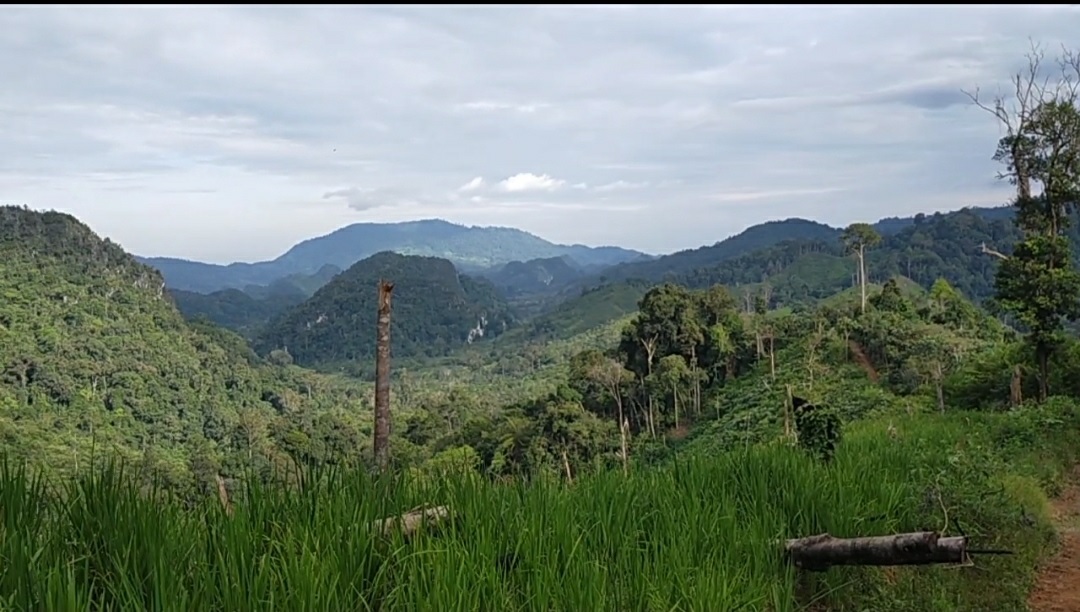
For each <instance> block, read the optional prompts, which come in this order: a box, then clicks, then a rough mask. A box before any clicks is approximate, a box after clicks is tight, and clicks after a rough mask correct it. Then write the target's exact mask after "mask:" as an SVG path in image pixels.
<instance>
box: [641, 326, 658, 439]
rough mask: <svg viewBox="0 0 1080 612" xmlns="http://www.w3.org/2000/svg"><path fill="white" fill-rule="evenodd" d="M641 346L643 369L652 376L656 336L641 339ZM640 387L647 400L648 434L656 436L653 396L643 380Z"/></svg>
mask: <svg viewBox="0 0 1080 612" xmlns="http://www.w3.org/2000/svg"><path fill="white" fill-rule="evenodd" d="M641 346H642V347H643V348H644V349H645V370H646V372H647V376H652V364H653V358H654V357H655V356H656V337H655V336H654V337H652V338H649V339H648V340H642V341H641ZM641 389H642V390H643V391H644V392H645V397H646V399H647V400H648V402H649V435H650V436H652V437H653V438H655V437H656V418H655V416H656V411H655V410H653V396H652V393H649V390H648V389H647V388H646V387H645V380H644V379H642V381H641Z"/></svg>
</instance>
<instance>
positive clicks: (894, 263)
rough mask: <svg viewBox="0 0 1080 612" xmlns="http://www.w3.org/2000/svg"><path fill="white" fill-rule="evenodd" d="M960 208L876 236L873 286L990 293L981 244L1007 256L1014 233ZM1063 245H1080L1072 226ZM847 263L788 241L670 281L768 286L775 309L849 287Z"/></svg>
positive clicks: (1003, 222) (988, 264) (814, 245)
mask: <svg viewBox="0 0 1080 612" xmlns="http://www.w3.org/2000/svg"><path fill="white" fill-rule="evenodd" d="M996 217H997V218H994V217H993V216H990V217H989V218H988V215H985V214H983V211H980V210H977V209H976V210H972V209H964V210H960V211H957V212H952V213H945V214H942V213H938V214H934V215H927V216H919V217H917V219H916V220H915V221H914V222H913V223H912V224H911V225H910V226H908V227H906V228H904V229H902V230H900V231H899V232H898V233H896V234H893V235H885V236H882V240H881V243H880V244H878V245H876V246H875V247H873V248H871V249H870V250H868V251H867V266H868V270H867V274H868V277H869V278H870V279H871V280H872V281H877V280H884V279H888V278H890V277H892V276H894V275H903V276H906V277H908V278H910V279H912V280H914V281H915V282H917V283H919V284H920V285H922V286H923V287H927V288H928V287H930V285H931V284H933V282H934V281H935V280H936V279H938V278H944V279H946V280H948V281H949V283H950V284H951V285H953V286H954V287H956V288H957V289H958V290H960V291H962V292H963V293H964V294H965V295H967V296H968V297H969V298H971V299H974V300H976V301H981V300H985V299H987V298H989V297H991V295H992V294H993V286H994V274H995V271H996V269H997V262H998V259H997V258H996V257H994V256H992V255H988V254H987V253H984V252H983V251H982V248H981V247H982V245H983V244H985V245H986V246H987V247H989V248H993V249H997V250H999V251H1002V252H1005V253H1008V252H1009V251H1010V249H1011V245H1012V244H1013V242H1015V241H1016V240H1017V239H1018V238H1019V237H1020V234H1019V232H1018V230H1017V229H1016V227H1015V225H1014V224H1013V223H1012V221H1011V219H1008V218H1002V216H1001V215H997V216H996ZM1070 231H1071V236H1070V238H1071V239H1072V240H1073V241H1074V242H1076V241H1077V240H1078V239H1080V233H1078V231H1077V224H1075V223H1074V224H1073V227H1072V229H1071V230H1070ZM853 266H854V264H853V259H852V257H851V256H850V255H848V254H846V253H845V251H844V247H843V245H842V244H841V242H840V241H839V240H832V241H828V242H825V241H789V242H785V243H782V244H779V245H777V246H775V247H772V248H770V249H764V250H761V251H756V252H754V253H750V254H747V255H744V256H741V257H736V258H734V259H730V260H727V261H724V262H721V263H720V264H718V265H714V266H708V267H702V268H698V269H696V270H691V271H685V272H683V273H681V274H679V275H678V277H677V280H678V281H679V282H681V283H684V284H686V285H687V286H690V287H707V286H710V285H713V284H716V283H721V284H725V285H729V286H732V287H737V286H742V285H752V284H758V283H762V282H768V284H769V286H770V289H771V291H772V297H773V299H774V304H783V303H785V302H789V301H798V300H804V299H807V298H811V299H812V298H821V297H825V296H828V295H831V294H833V293H835V292H837V291H839V290H841V289H844V288H846V287H850V286H852V284H853V282H854V281H853V274H854V271H855V270H854V267H853Z"/></svg>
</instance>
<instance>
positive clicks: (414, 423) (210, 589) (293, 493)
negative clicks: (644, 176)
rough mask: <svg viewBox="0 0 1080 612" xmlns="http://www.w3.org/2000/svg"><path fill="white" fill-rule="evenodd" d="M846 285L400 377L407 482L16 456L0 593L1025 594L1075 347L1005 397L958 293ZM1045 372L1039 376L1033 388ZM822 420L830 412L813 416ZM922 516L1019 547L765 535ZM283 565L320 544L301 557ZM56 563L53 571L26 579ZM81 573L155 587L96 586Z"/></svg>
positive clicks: (858, 603)
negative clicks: (812, 563) (213, 485)
mask: <svg viewBox="0 0 1080 612" xmlns="http://www.w3.org/2000/svg"><path fill="white" fill-rule="evenodd" d="M348 274H349V272H348V271H347V272H346V273H345V274H344V275H343V276H347V275H348ZM335 282H337V281H335ZM332 284H333V283H332ZM332 284H331V286H332ZM851 297H853V296H850V295H847V296H845V295H841V296H837V297H836V299H831V300H828V302H829V304H828V305H826V306H823V307H821V308H814V309H811V310H808V311H805V312H802V313H800V314H798V315H793V314H791V313H787V312H779V311H769V310H767V309H760V310H758V311H757V312H755V313H753V314H746V313H741V312H740V307H739V304H738V300H737V299H736V298H735V296H732V295H730V294H728V293H727V292H726V291H724V290H723V289H711V290H708V291H691V290H688V289H686V288H683V287H677V286H662V287H657V288H654V289H652V290H650V291H648V292H647V293H646V294H645V295H644V297H643V298H642V299H641V300H640V302H639V305H640V313H639V314H638V315H637V316H636V317H633V318H632V319H630V321H629V322H627V324H626V326H625V329H624V330H623V333H622V335H621V342H620V338H617V337H605V338H602V339H601V340H602V343H601V344H600V345H598V346H595V347H591V346H581V347H579V348H578V349H577V351H576V352H570V351H568V350H567V349H568V348H570V345H568V344H566V343H564V342H560V343H557V344H558V347H559V348H558V349H557V350H554V351H553V352H551V353H550V355H548V357H550V358H552V359H557V360H558V361H557V362H556V363H552V364H550V365H547V366H542V367H541V368H537V366H536V363H535V361H533V360H526V362H525V363H522V365H521V368H522V369H519V370H513V371H509V370H508V371H505V372H504V373H502V374H498V373H497V372H498V369H497V368H484V370H485V371H486V372H487V374H488V376H489V378H488V379H486V380H480V379H478V380H476V381H475V382H473V383H472V384H469V385H458V384H454V382H453V381H449V380H448V379H447V378H446V376H445V375H444V374H440V373H436V372H432V373H431V378H424V377H422V376H419V375H417V376H416V377H415V378H414V377H412V376H411V375H410V377H409V379H408V380H406V378H405V376H404V373H403V372H399V376H398V378H397V379H396V381H395V389H394V394H395V395H394V397H395V398H398V399H396V400H395V402H396V404H395V416H394V418H395V427H396V430H397V431H399V432H401V434H400V435H401V437H400V438H395V444H394V445H393V448H394V453H395V457H398V460H399V461H401V462H402V464H403V465H408V466H411V469H410V470H408V471H405V472H404V473H403V474H402V477H401V478H396V479H393V480H392V481H391V480H390V479H386V480H374V479H372V478H371V477H370V475H369V474H368V473H366V472H360V471H349V470H346V471H342V470H318V469H311V470H307V471H304V472H303V474H304V485H303V487H302V488H300V489H297V488H294V487H287V486H281V485H274V486H270V487H264V488H256V489H255V490H254V491H252V493H251V494H248V495H244V494H243V493H242V490H241V489H239V488H237V489H235V490H234V492H235V494H236V498H235V499H236V502H235V504H234V505H233V506H230V508H231V509H230V510H227V511H225V512H222V511H221V510H220V505H219V502H218V501H217V498H216V495H217V493H216V492H215V491H213V490H209V491H207V492H206V493H205V501H204V503H203V504H201V505H195V504H192V503H191V502H188V501H173V500H172V498H169V497H166V496H157V497H151V496H147V495H139V494H138V492H137V491H136V490H134V489H133V488H132V486H131V484H129V482H128V481H126V480H124V479H123V478H122V477H121V476H120V475H118V474H116V473H114V472H108V471H102V472H100V474H99V475H98V476H97V477H96V479H94V480H90V479H83V480H79V481H76V482H75V483H74V484H73V485H72V487H73V489H72V490H73V491H77V492H80V493H82V492H86V493H85V494H83V495H76V496H72V498H73V499H76V500H78V503H76V504H72V503H70V502H69V503H68V504H61V503H57V502H59V501H60V500H61V499H62V498H60V497H53V493H52V491H51V490H49V489H43V490H40V491H39V490H37V489H35V488H33V487H30V486H26V484H27V482H26V481H25V479H20V477H19V475H18V474H12V475H8V474H7V473H6V472H0V488H3V489H4V490H6V491H10V493H8V495H7V497H6V499H8V500H13V501H14V502H15V503H11V504H10V506H11V510H10V511H9V513H10V516H11V520H10V524H11V525H13V527H12V528H10V532H11V533H14V534H17V535H18V537H15V538H9V539H8V540H6V541H5V544H7V546H8V548H7V551H6V556H5V558H7V559H10V560H11V562H10V563H11V566H13V567H15V568H18V570H19V571H17V572H11V573H10V574H7V579H6V580H5V581H0V589H4V590H3V591H0V595H4V596H5V597H9V598H10V599H9V601H11V602H13V603H14V604H15V605H17V606H18V609H29V608H33V606H32V602H33V601H37V600H42V599H46V598H48V599H49V600H50V601H58V600H60V598H61V597H63V596H64V594H67V593H75V595H73V596H72V597H80V598H82V599H85V600H87V601H95V602H99V603H101V604H102V605H103V606H104V607H110V606H111V607H115V608H118V609H119V608H125V609H127V608H131V609H134V608H143V607H152V603H153V602H154V601H158V599H155V598H157V597H167V598H168V600H169V601H175V602H179V603H176V604H175V605H174V606H173V607H171V608H167V609H177V610H181V609H191V608H193V607H196V608H198V607H206V608H210V607H220V608H223V609H224V608H230V609H231V608H235V607H237V606H242V604H241V603H238V602H241V601H249V600H251V599H259V600H265V601H274V602H276V603H277V605H279V606H280V607H281V609H314V610H327V611H331V610H341V609H355V608H358V607H364V606H370V605H373V604H375V605H378V606H379V607H382V608H387V609H391V608H392V609H397V608H412V607H415V608H423V609H429V608H430V609H440V610H474V609H482V608H483V607H484V606H485V605H490V604H491V602H498V603H497V605H498V606H499V607H500V608H501V609H508V610H518V609H529V608H531V607H533V606H537V605H539V606H540V607H542V608H543V609H558V610H578V609H582V610H607V609H643V610H668V609H703V610H706V609H714V608H720V609H758V608H759V607H761V604H762V603H763V602H771V605H770V607H769V609H772V610H775V611H776V612H797V611H800V610H806V609H808V608H809V609H814V606H816V607H817V608H819V609H859V610H943V611H945V610H948V611H956V612H959V611H961V610H1020V609H1024V604H1025V599H1026V594H1027V591H1028V589H1029V588H1030V586H1031V584H1032V583H1033V578H1034V571H1035V568H1036V567H1038V565H1039V563H1040V561H1041V560H1043V559H1045V558H1046V557H1047V555H1049V554H1051V553H1052V552H1053V546H1054V544H1053V525H1052V523H1051V522H1050V519H1049V516H1048V495H1049V494H1051V493H1052V492H1053V491H1054V490H1056V489H1057V488H1058V487H1060V486H1061V484H1062V483H1063V482H1064V481H1065V475H1066V474H1067V471H1068V469H1069V466H1070V465H1072V464H1073V463H1074V462H1075V461H1076V460H1077V459H1080V453H1078V451H1077V449H1078V448H1080V447H1078V445H1077V438H1076V431H1077V427H1080V407H1078V405H1077V403H1076V399H1075V398H1076V396H1077V393H1078V392H1080V388H1078V387H1076V385H1075V384H1074V383H1070V382H1069V381H1075V380H1078V378H1077V376H1076V372H1077V364H1078V363H1080V362H1078V361H1077V360H1076V359H1075V356H1076V355H1078V354H1080V353H1078V352H1077V351H1078V350H1080V347H1078V346H1077V345H1075V344H1070V346H1069V348H1068V351H1067V354H1068V355H1070V357H1069V359H1067V360H1062V361H1060V362H1057V363H1055V369H1054V384H1053V386H1054V388H1055V389H1057V392H1058V393H1059V395H1058V397H1055V398H1053V399H1052V401H1049V402H1047V403H1046V404H1045V405H1042V406H1035V405H1030V404H1025V405H1022V406H1019V407H1017V408H1016V409H1014V410H1001V409H1000V408H1002V407H1003V406H1005V405H1008V402H1009V390H1008V387H1009V372H1010V370H1011V368H1012V367H1013V363H1014V362H1015V361H1016V359H1018V358H1019V359H1022V357H1021V355H1022V350H1021V349H1020V347H1019V344H1018V343H1016V342H1015V341H1014V340H1013V339H1012V338H1011V334H1010V333H1009V332H1008V330H1006V329H1004V328H1002V327H1001V326H1000V325H997V324H996V323H995V322H994V321H993V319H990V318H987V317H986V315H985V314H983V313H981V312H979V311H978V309H976V308H975V307H974V306H972V305H971V304H970V303H967V302H966V301H965V300H964V299H963V298H962V297H961V296H959V295H958V294H957V293H956V292H955V291H953V290H952V289H951V288H950V287H948V285H947V284H945V283H935V289H934V290H933V291H931V292H929V293H928V292H924V291H922V290H920V289H918V288H917V287H914V286H911V285H905V284H903V283H886V284H885V285H884V286H881V287H875V288H874V289H873V295H872V300H871V307H870V310H869V311H868V312H867V313H866V314H860V313H859V312H858V310H857V309H856V308H854V307H853V306H854V302H853V301H852V300H851ZM616 343H618V344H619V345H620V346H619V347H618V350H614V349H616V348H617V347H616ZM497 344H498V343H497V342H496V343H493V344H492V345H491V346H495V345H497ZM639 346H640V347H651V348H649V354H648V355H646V354H645V351H642V350H638V349H637V348H635V347H639ZM853 347H855V348H853ZM520 356H521V355H518V357H520ZM530 361H531V362H530ZM538 376H542V377H544V379H545V380H546V381H547V382H545V383H544V384H543V386H537V387H536V388H535V390H534V393H535V395H530V396H526V395H522V396H519V397H517V398H514V399H511V400H510V401H509V403H508V404H505V405H502V406H500V407H499V408H498V409H491V408H489V407H488V406H487V405H486V404H485V403H484V398H485V396H487V395H489V394H490V395H498V394H499V391H500V390H501V389H503V388H504V386H505V385H507V384H508V383H510V382H511V381H513V382H514V383H515V384H516V383H517V382H518V381H520V380H523V379H530V378H536V377H538ZM1033 383H1034V381H1033V380H1032V377H1030V376H1025V377H1024V379H1023V380H1022V381H1021V387H1022V389H1023V390H1024V392H1030V391H1031V389H1032V387H1033ZM537 384H538V385H539V381H537ZM515 388H516V389H517V390H518V392H519V393H521V392H523V391H522V389H523V387H521V386H517V387H515ZM789 388H790V389H791V390H792V391H793V393H794V394H795V395H798V396H800V397H805V398H809V399H810V400H811V401H813V402H814V403H815V405H816V406H817V409H816V410H817V411H816V413H815V414H817V415H819V416H818V417H816V420H811V419H809V418H806V417H804V416H803V415H804V414H805V413H800V414H796V415H793V414H792V412H791V411H790V404H788V403H787V399H786V392H787V389H789ZM942 402H943V403H942ZM616 422H624V423H627V424H628V427H629V432H628V434H629V436H628V439H627V438H623V439H622V441H620V434H619V429H618V428H617V427H616V425H615V423H616ZM825 422H829V423H833V424H834V426H835V427H836V428H835V429H825V428H821V427H820V426H819V427H818V428H817V429H815V428H814V425H813V424H814V423H825ZM830 432H832V433H830ZM297 438H298V439H299V437H297ZM620 445H623V447H625V448H627V449H629V456H627V455H624V454H622V450H621V446H620ZM352 452H353V453H362V452H369V451H366V450H365V451H359V450H355V449H354V450H353V451H352ZM323 464H324V463H323V462H321V461H319V462H315V466H318V465H323ZM524 476H528V478H523V477H524ZM505 481H510V482H512V483H513V484H512V485H511V486H507V484H505ZM570 481H572V483H573V484H572V486H567V484H566V483H568V482H570ZM424 504H439V505H445V506H446V507H448V508H451V509H452V511H453V512H454V514H455V517H459V518H457V520H455V521H454V524H453V526H452V527H450V528H446V529H440V528H438V527H432V528H430V529H425V530H422V531H420V532H419V533H418V534H416V535H414V536H413V537H410V538H407V539H406V538H402V537H399V536H391V539H390V544H391V545H389V546H388V545H387V544H386V543H385V542H383V541H382V538H380V537H378V536H377V535H374V534H373V533H372V532H370V531H368V530H366V529H364V528H363V526H364V525H367V524H369V523H371V522H372V521H375V520H378V519H380V518H382V517H385V516H388V515H393V514H396V513H398V512H400V511H404V510H407V509H410V508H417V507H419V506H421V505H424ZM643 508H645V509H648V511H642V509H643ZM717 508H723V509H725V510H724V511H723V512H719V513H718V512H716V509H717ZM688 524H698V525H699V526H700V527H701V528H700V529H693V528H687V525H688ZM583 526H585V528H583ZM928 526H930V527H928ZM927 529H940V530H941V531H942V532H943V533H944V534H945V535H948V536H957V535H960V534H969V537H970V547H971V549H974V550H987V549H990V550H1008V551H1009V552H1010V554H1009V555H999V556H990V555H979V554H973V555H972V557H973V560H970V561H969V562H968V563H967V564H966V565H965V566H955V565H938V566H926V567H920V568H899V569H896V568H886V569H882V568H867V567H847V568H845V567H834V568H831V569H830V570H829V571H828V572H824V573H811V572H808V571H806V570H803V569H797V568H793V567H790V566H786V565H785V564H784V561H783V558H782V557H781V555H780V551H779V550H778V549H777V547H776V543H775V541H776V540H777V539H778V538H779V539H784V538H790V537H801V536H807V535H814V534H818V533H823V532H828V533H832V534H835V535H836V536H837V537H853V536H860V535H883V534H890V533H899V532H907V531H919V530H927ZM268 532H269V533H270V534H271V536H270V538H271V540H270V541H271V542H273V543H274V546H268V544H267V542H268V538H267V535H266V534H267V533H268ZM342 534H349V535H348V537H343V535H342ZM342 542H346V543H347V544H346V545H344V548H343V544H342ZM281 551H288V552H287V554H282V552H281ZM314 551H319V552H318V554H315V552H314ZM553 551H554V552H553ZM560 551H561V552H560ZM568 551H577V552H574V553H573V554H569V553H568ZM556 553H557V554H559V555H563V557H560V558H558V559H554V558H553V557H552V554H556ZM295 555H306V557H304V558H305V559H306V560H305V562H304V564H303V566H302V567H300V568H296V567H295V561H293V559H294V558H295ZM77 559H82V560H83V562H82V563H81V564H80V563H73V560H77ZM596 559H604V560H605V563H604V564H603V565H602V566H599V565H597V563H596ZM175 564H182V565H183V566H184V567H191V568H194V569H192V571H190V572H188V573H187V574H185V576H184V578H183V579H176V578H175V577H172V576H171V575H170V573H169V572H165V571H161V570H160V569H158V568H161V567H167V566H170V565H175ZM971 565H974V567H971ZM69 567H75V568H77V570H78V571H76V572H74V573H65V569H64V568H69ZM84 567H85V568H86V569H85V570H83V569H81V568H84ZM290 571H291V572H295V573H296V575H298V576H300V578H301V579H303V582H301V583H300V584H299V585H297V584H296V583H295V582H294V581H292V580H290V579H289V578H287V577H289V576H292V575H293V574H290V573H289V572H290ZM80 572H81V573H80ZM230 572H232V574H230ZM392 572H402V573H404V574H405V575H407V576H410V579H409V580H407V581H402V580H394V579H392V578H391V577H390V574H391V573H392ZM84 573H85V574H86V575H84ZM41 574H45V575H51V576H55V577H54V578H52V579H50V580H49V581H43V580H35V579H34V578H35V577H36V576H39V575H41ZM237 574H241V575H253V576H256V577H258V579H257V580H253V581H252V583H251V584H250V585H249V586H244V587H242V589H241V590H240V591H238V590H237V589H235V588H231V587H230V585H233V584H234V582H233V581H234V580H235V579H234V578H230V577H229V576H232V575H237ZM87 575H94V576H103V578H101V579H100V581H101V583H103V584H106V585H110V586H111V585H114V584H117V583H118V582H119V581H118V580H117V579H116V578H113V577H114V576H124V577H125V579H126V580H132V581H138V583H139V584H143V585H148V586H147V587H146V588H145V589H124V588H119V587H113V588H108V589H106V588H104V587H102V588H100V589H94V588H93V587H92V585H95V584H99V583H95V582H93V581H91V580H88V579H87V577H86V576H87ZM395 575H396V574H395ZM627 577H633V578H635V579H634V580H631V581H629V582H627ZM646 577H648V579H646ZM463 583H464V584H470V585H475V588H471V589H461V588H460V587H459V586H458V585H460V584H463ZM346 584H347V585H350V588H341V585H346ZM628 584H629V585H631V586H627V585H628ZM88 585H89V586H88ZM196 602H198V603H196ZM640 602H650V603H649V604H648V605H640Z"/></svg>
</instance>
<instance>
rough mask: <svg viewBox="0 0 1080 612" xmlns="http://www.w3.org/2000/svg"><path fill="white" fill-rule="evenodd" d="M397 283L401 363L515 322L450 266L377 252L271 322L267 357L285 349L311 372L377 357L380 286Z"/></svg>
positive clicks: (490, 290)
mask: <svg viewBox="0 0 1080 612" xmlns="http://www.w3.org/2000/svg"><path fill="white" fill-rule="evenodd" d="M382 278H386V279H393V282H394V283H395V285H396V289H395V291H394V316H393V327H392V333H391V343H392V347H393V354H394V355H395V356H396V357H407V356H429V357H434V356H439V355H445V354H447V353H448V352H450V351H452V350H455V349H457V348H460V347H462V346H465V345H466V344H469V343H472V342H474V341H479V340H482V339H484V338H493V337H495V336H498V335H499V334H501V333H502V332H503V331H505V330H506V329H507V328H508V327H509V326H510V325H512V324H513V322H514V318H513V315H512V313H511V312H510V309H509V307H508V306H507V304H506V303H505V301H504V300H502V298H501V297H500V296H499V295H498V294H497V292H496V291H495V289H494V287H493V286H492V285H491V284H490V283H489V282H488V281H485V280H482V279H474V278H471V277H469V276H466V275H459V274H458V272H457V270H456V269H455V268H454V266H453V264H452V263H450V261H448V260H445V259H438V258H434V257H419V256H408V255H398V254H396V253H390V252H385V253H378V254H376V255H373V256H371V257H369V258H367V259H365V260H363V261H360V262H358V263H356V264H354V265H353V266H352V267H350V268H349V269H348V270H346V271H345V272H342V273H341V274H339V275H338V276H336V277H334V279H333V280H332V281H330V283H328V284H327V285H325V286H324V287H322V288H321V289H319V290H318V291H317V292H316V293H315V295H314V296H312V297H311V299H309V300H307V301H305V302H303V303H302V304H300V305H298V306H296V307H294V308H291V309H289V310H287V311H285V312H284V313H282V314H281V315H279V316H278V317H276V318H275V319H274V320H272V321H271V322H270V323H268V324H267V325H266V326H265V327H264V328H263V330H262V331H261V332H260V334H259V335H258V337H257V338H256V339H255V342H254V346H255V348H256V350H257V351H259V353H260V354H264V355H266V354H270V353H271V352H272V351H275V350H277V351H281V352H283V353H286V354H287V355H288V356H289V359H292V360H295V361H296V363H298V364H301V365H305V366H321V367H330V366H334V365H338V366H340V365H341V364H342V363H344V362H352V361H358V360H359V361H362V360H364V359H366V358H369V357H371V356H372V355H374V349H375V347H374V338H375V319H374V317H373V315H372V313H373V312H375V304H376V291H375V290H376V286H377V283H378V282H379V280H380V279H382Z"/></svg>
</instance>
